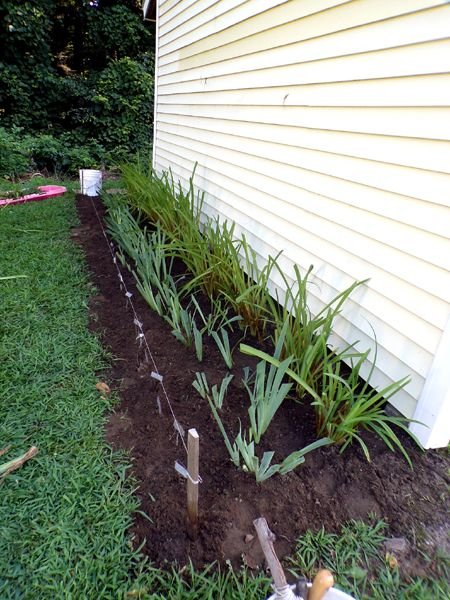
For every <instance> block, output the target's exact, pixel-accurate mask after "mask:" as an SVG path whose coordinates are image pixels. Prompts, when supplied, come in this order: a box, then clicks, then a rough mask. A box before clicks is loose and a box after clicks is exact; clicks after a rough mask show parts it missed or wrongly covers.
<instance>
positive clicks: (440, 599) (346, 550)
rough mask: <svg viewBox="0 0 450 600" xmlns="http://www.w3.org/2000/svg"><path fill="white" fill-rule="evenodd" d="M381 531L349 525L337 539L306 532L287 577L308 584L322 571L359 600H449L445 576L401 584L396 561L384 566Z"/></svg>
mask: <svg viewBox="0 0 450 600" xmlns="http://www.w3.org/2000/svg"><path fill="white" fill-rule="evenodd" d="M385 529H386V525H385V523H384V522H383V521H374V522H372V523H364V522H362V521H350V522H348V523H346V524H345V525H344V526H343V527H342V530H341V532H340V534H336V533H328V532H326V531H325V530H324V529H323V528H322V529H320V530H319V531H317V532H312V531H307V532H306V534H305V535H304V536H302V537H301V538H300V539H299V540H298V542H297V547H296V550H295V552H294V554H293V556H292V557H291V558H290V559H289V564H290V565H291V572H292V573H293V574H295V575H296V576H298V575H306V576H307V577H309V578H312V577H313V576H314V574H315V573H316V571H317V570H318V569H320V568H327V569H329V570H330V571H331V572H332V573H333V574H334V577H335V581H336V584H335V586H336V587H338V588H339V589H342V590H343V591H345V592H347V593H348V594H351V595H352V596H353V597H355V598H360V599H361V600H366V599H369V598H374V599H377V600H394V599H395V600H397V599H400V600H406V599H414V600H444V599H446V598H448V597H449V593H450V586H449V583H448V579H446V578H445V576H440V577H436V578H434V579H430V578H414V579H410V578H408V577H404V578H402V576H401V575H402V574H401V570H402V564H401V561H400V563H399V562H397V561H395V560H391V561H389V556H388V557H387V556H386V554H385V550H384V546H383V543H384V542H385V540H386V538H385V535H384V532H385Z"/></svg>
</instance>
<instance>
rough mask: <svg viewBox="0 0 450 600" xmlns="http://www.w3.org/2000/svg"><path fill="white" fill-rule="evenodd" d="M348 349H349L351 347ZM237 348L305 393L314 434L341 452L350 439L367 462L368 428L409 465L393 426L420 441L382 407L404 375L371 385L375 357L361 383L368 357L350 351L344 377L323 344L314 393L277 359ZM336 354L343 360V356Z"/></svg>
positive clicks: (404, 381) (245, 347) (243, 346)
mask: <svg viewBox="0 0 450 600" xmlns="http://www.w3.org/2000/svg"><path fill="white" fill-rule="evenodd" d="M283 337H284V328H283V330H282V332H281V335H280V340H279V343H280V341H281V343H283V341H282V340H283ZM351 348H352V349H353V346H352V347H351ZM240 350H241V352H243V353H244V354H249V355H251V356H256V357H257V358H260V359H262V360H264V361H267V362H268V363H269V364H271V365H272V366H274V367H276V368H277V369H283V373H285V374H286V375H287V376H288V377H290V378H291V379H292V380H293V382H294V383H295V384H296V385H297V386H299V387H300V388H302V389H303V390H304V392H306V393H307V394H309V396H310V398H311V404H312V406H313V407H314V410H315V414H316V429H317V436H318V437H320V436H326V437H327V438H329V439H330V440H332V442H333V443H335V444H338V445H339V446H340V447H341V452H343V451H344V450H345V449H346V448H347V447H348V446H349V444H351V443H352V442H353V441H356V442H358V443H359V445H360V446H361V448H362V450H363V452H364V455H365V457H366V458H367V460H368V461H370V454H369V450H368V448H367V445H366V444H365V442H364V440H363V438H362V437H361V431H362V430H364V429H366V430H371V431H373V432H374V433H375V434H377V435H378V436H379V437H380V438H381V439H382V440H383V441H384V443H385V444H386V445H387V446H388V448H389V449H390V450H392V451H394V450H395V448H397V449H398V450H400V452H401V453H402V454H403V456H404V457H405V459H406V460H407V462H408V464H409V465H410V466H412V464H411V459H410V458H409V455H408V453H407V452H406V450H405V448H404V446H403V444H402V442H401V441H400V439H399V437H398V436H397V434H396V433H395V430H394V429H393V427H399V428H400V429H402V430H403V431H405V432H406V433H407V434H408V435H409V436H410V437H411V438H412V439H413V440H414V441H415V442H416V443H417V444H418V445H419V447H421V446H420V442H419V441H418V440H417V438H416V437H415V436H414V434H413V433H412V432H411V431H409V430H408V428H407V426H406V425H407V423H409V422H410V421H409V420H408V419H406V418H403V417H396V416H391V415H388V414H386V412H385V410H384V409H385V406H386V402H387V400H388V399H389V398H390V397H392V396H393V395H394V394H395V393H396V392H398V391H399V390H400V389H402V388H403V387H404V386H405V385H406V384H407V383H408V380H409V379H408V378H407V377H406V378H404V379H401V380H400V381H395V382H393V383H391V384H390V385H388V386H386V387H385V388H383V389H382V390H379V391H377V390H376V389H374V388H372V387H371V386H370V379H371V376H372V373H373V370H374V368H375V361H376V356H375V361H374V363H373V365H372V367H371V371H370V373H369V376H368V377H367V379H366V381H365V382H362V380H361V378H360V371H361V367H362V365H363V363H365V362H366V360H367V358H368V355H369V351H367V352H364V353H360V354H359V355H357V354H356V353H355V352H354V351H353V350H352V353H351V355H350V356H351V358H352V360H353V359H354V357H355V356H359V358H358V360H357V362H356V363H354V364H352V365H351V367H350V374H349V375H347V376H346V377H345V378H344V377H343V376H342V375H341V368H342V362H340V361H336V360H335V359H334V358H332V357H331V358H328V357H330V353H329V349H328V348H326V347H324V348H323V351H324V355H323V361H324V370H323V372H322V389H321V391H320V392H317V391H316V390H315V389H313V388H312V387H311V386H310V385H309V384H308V383H307V382H306V381H305V380H304V379H302V378H301V377H300V375H299V374H298V373H296V372H295V371H294V370H293V369H291V368H289V367H287V368H286V367H285V366H284V365H283V364H282V361H281V360H280V359H279V358H276V357H275V356H271V355H270V354H268V353H266V352H263V351H261V350H258V349H256V348H252V347H251V346H248V345H246V344H241V346H240ZM340 356H341V358H343V359H345V358H346V356H345V355H340Z"/></svg>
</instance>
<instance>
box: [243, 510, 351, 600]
mask: <svg viewBox="0 0 450 600" xmlns="http://www.w3.org/2000/svg"><path fill="white" fill-rule="evenodd" d="M253 526H254V527H255V529H256V532H257V534H258V539H259V543H260V544H261V548H262V551H263V552H264V557H265V559H266V562H267V566H268V567H269V570H270V573H271V575H272V578H273V582H274V585H273V588H274V590H275V594H273V595H272V596H270V598H268V600H354V598H352V597H351V596H349V595H348V594H345V593H344V592H341V591H340V590H338V589H336V588H334V587H333V583H334V580H333V575H332V574H331V573H330V571H328V570H327V569H321V570H320V571H318V573H317V575H316V576H315V578H314V580H313V582H312V584H311V583H309V582H308V581H307V580H306V579H305V578H302V579H300V580H299V581H298V582H297V583H296V584H294V585H291V586H290V585H288V583H287V581H286V576H285V574H284V571H283V568H282V566H281V564H280V561H279V560H278V557H277V555H276V552H275V549H274V547H273V542H274V541H275V535H274V534H273V533H272V532H271V531H270V529H269V526H268V525H267V521H266V519H265V518H264V517H260V518H259V519H255V520H254V521H253Z"/></svg>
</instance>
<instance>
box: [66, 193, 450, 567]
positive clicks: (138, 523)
mask: <svg viewBox="0 0 450 600" xmlns="http://www.w3.org/2000/svg"><path fill="white" fill-rule="evenodd" d="M94 204H95V207H96V208H97V211H98V213H99V214H100V216H101V217H102V216H103V214H104V209H103V206H102V204H101V202H100V200H99V199H94V200H92V199H91V198H89V197H86V196H78V197H77V210H78V213H79V217H80V219H81V226H80V227H77V228H76V229H74V230H73V239H74V241H76V242H77V243H78V244H79V245H80V246H81V248H82V249H83V251H84V253H85V255H86V260H87V262H88V265H89V270H90V273H91V277H92V281H93V283H94V284H95V286H96V287H97V289H98V294H97V295H96V296H95V297H93V298H92V299H91V303H90V327H91V329H92V330H93V331H95V332H96V333H99V334H100V335H101V339H102V341H103V344H104V346H105V347H106V348H107V349H108V350H109V351H110V352H111V353H112V355H113V356H114V357H115V359H114V361H113V365H112V370H111V371H110V372H109V374H108V383H109V385H110V386H111V387H112V388H113V389H115V390H117V391H118V393H119V395H120V398H121V402H120V405H119V406H118V407H117V408H116V410H115V412H114V413H113V414H112V415H111V416H110V418H109V422H108V425H107V439H108V441H109V442H110V443H111V445H112V446H113V448H115V449H125V450H126V451H128V452H129V454H130V456H131V457H132V471H133V475H134V477H135V478H136V480H137V481H138V485H139V487H138V489H137V492H136V493H137V495H138V497H139V499H140V501H141V507H140V509H141V511H142V512H144V513H145V514H146V515H148V517H149V518H145V517H144V516H142V515H141V514H136V515H135V518H134V522H133V525H132V527H131V535H132V536H133V539H134V544H135V546H136V547H138V546H140V545H141V544H142V543H144V542H145V543H144V545H143V552H144V553H145V554H147V555H148V556H149V558H150V559H151V561H152V562H154V563H155V564H156V565H158V566H164V565H167V564H168V563H177V564H179V565H183V564H186V562H188V560H189V559H191V560H192V561H193V563H194V564H195V565H196V566H201V565H203V564H205V563H209V562H212V561H215V560H218V561H220V562H223V561H225V560H227V559H229V560H231V562H232V564H234V565H236V566H238V565H242V564H245V565H247V566H248V567H250V568H252V569H253V568H258V567H259V566H261V564H262V562H263V555H262V552H261V550H260V546H259V543H258V540H257V538H256V536H255V537H254V538H253V539H251V541H249V539H250V536H249V535H248V534H250V535H251V536H253V535H254V534H255V532H254V530H253V525H252V521H253V520H254V519H255V518H257V517H259V516H264V517H265V518H266V519H267V521H268V523H269V526H270V528H271V529H272V530H273V531H274V532H275V534H276V536H277V542H276V543H275V548H276V550H277V552H278V554H279V556H284V555H286V554H288V553H289V552H292V551H293V549H294V547H295V540H296V539H297V538H298V537H299V536H300V535H301V534H303V533H304V532H305V531H306V530H308V529H312V530H318V529H320V528H321V527H322V526H323V527H324V528H325V529H326V530H328V531H339V529H340V526H341V525H342V523H344V522H345V521H348V520H350V519H362V520H366V521H367V520H368V519H370V518H371V515H374V516H375V517H376V518H383V519H384V520H385V521H386V522H387V524H388V535H389V536H392V537H402V538H407V540H408V544H406V548H407V550H403V556H401V557H398V558H399V559H400V560H399V564H400V566H401V568H402V572H403V573H405V572H406V573H408V574H411V575H420V574H424V573H425V571H426V569H428V570H430V568H432V563H431V564H429V565H428V567H426V565H425V563H424V561H423V560H421V559H420V553H419V552H418V549H419V548H420V549H421V550H425V551H426V553H427V555H429V556H430V555H433V553H434V552H435V551H436V550H437V549H438V548H439V549H441V550H442V549H444V550H445V549H446V550H448V521H447V508H446V500H447V490H448V484H449V478H448V457H447V454H446V451H444V450H443V451H428V452H426V453H422V452H421V451H420V450H418V449H417V447H415V445H414V443H413V442H412V441H411V440H410V439H409V438H408V437H407V436H405V435H403V434H402V433H401V432H400V434H399V436H400V439H401V441H402V443H403V445H404V447H405V448H406V450H407V451H408V453H409V455H410V457H411V459H412V462H413V466H414V469H413V470H411V469H410V467H409V466H408V464H407V462H406V461H405V459H404V457H403V456H402V455H401V454H400V453H399V452H396V453H393V452H391V451H390V450H389V449H388V448H387V447H386V446H385V444H384V443H383V442H382V441H381V440H380V439H379V438H377V437H376V436H374V435H371V434H367V435H366V434H364V440H365V442H366V444H367V446H368V447H369V451H370V455H371V459H372V462H370V463H368V462H367V460H366V459H365V457H364V455H363V453H362V451H361V450H360V448H359V447H358V445H356V444H354V445H353V446H351V447H350V448H348V449H347V450H346V451H345V452H344V453H343V454H340V453H339V449H338V448H336V447H334V446H331V447H325V448H321V449H319V450H316V451H314V452H312V453H311V454H308V455H307V456H306V462H305V463H304V464H303V465H301V466H300V467H298V468H297V469H296V470H295V471H293V472H291V473H289V474H287V475H285V476H283V477H281V476H278V475H276V476H274V477H272V478H271V479H269V480H267V481H266V482H264V483H262V484H257V483H256V482H255V480H254V477H253V476H252V475H251V474H248V473H244V472H242V471H238V470H237V469H236V467H235V466H234V465H233V464H232V463H231V461H230V459H229V456H228V453H227V451H226V448H225V445H224V443H223V439H222V437H221V434H220V432H219V430H218V427H217V424H216V422H215V421H214V418H213V416H212V414H211V411H210V408H209V405H208V403H207V402H206V400H203V399H202V398H201V397H200V396H199V395H198V393H197V392H196V390H195V389H194V388H193V387H192V381H193V380H194V379H195V373H196V372H197V371H204V372H205V373H206V375H207V379H208V382H209V384H210V385H211V384H213V383H217V382H219V381H221V380H222V378H223V376H224V375H225V374H226V373H227V369H226V367H225V366H224V363H223V359H222V358H221V356H220V354H219V352H218V350H217V349H216V348H215V347H214V345H213V344H208V342H206V346H205V348H204V356H205V359H204V361H203V362H202V363H199V362H198V361H197V359H196V357H195V353H194V351H193V350H191V349H187V348H185V347H184V346H183V345H182V344H181V343H180V342H178V341H177V340H176V339H175V338H174V337H173V335H172V334H171V331H170V328H169V326H168V324H167V323H165V322H164V321H163V320H162V319H161V318H160V317H159V316H158V315H156V314H155V313H153V312H152V311H151V310H150V308H149V307H148V305H147V304H146V302H145V300H144V299H143V298H142V297H141V296H140V295H139V293H138V292H137V290H136V287H135V285H134V279H133V277H132V275H130V274H129V273H128V272H127V271H126V269H125V268H124V269H122V274H123V276H124V279H125V282H126V286H127V288H128V289H129V290H130V291H131V292H132V293H133V302H134V304H135V307H136V310H137V313H138V315H139V319H140V320H141V321H142V322H143V324H144V331H145V334H146V338H147V340H148V343H149V346H150V348H151V351H152V354H153V356H154V359H155V362H156V364H157V368H158V371H159V372H160V373H161V374H162V375H163V377H164V384H165V386H166V389H167V392H168V395H169V398H170V400H171V403H172V405H173V408H174V412H175V414H176V417H177V420H178V421H179V423H180V424H181V425H182V427H183V428H184V430H185V431H187V430H188V429H190V428H196V429H197V431H198V433H199V436H200V475H201V478H202V480H203V482H202V483H201V485H200V490H199V493H200V500H199V510H200V527H199V533H198V537H197V539H195V540H194V541H193V540H191V539H190V538H189V536H188V535H187V525H186V480H185V479H183V478H182V477H180V475H179V474H178V473H177V472H176V471H175V469H174V463H175V461H177V460H178V461H179V462H181V463H182V464H186V454H185V450H184V448H183V446H182V444H180V442H179V441H178V442H177V434H176V431H175V429H174V426H173V417H172V415H171V413H170V410H169V407H168V406H167V404H166V402H165V400H164V396H163V395H162V393H161V390H160V388H159V386H160V384H159V383H158V382H157V381H155V380H154V379H152V378H151V377H150V373H151V371H152V367H151V365H149V364H148V363H146V361H145V356H144V349H143V348H139V344H138V342H137V340H136V330H135V326H134V324H133V314H132V312H131V309H130V307H129V306H127V299H126V297H125V295H124V292H123V290H121V289H120V287H119V280H118V276H117V271H116V268H115V266H114V264H113V262H112V257H111V253H110V249H109V247H108V245H107V243H106V240H105V238H104V236H103V233H102V230H101V227H100V225H99V221H98V219H97V215H96V212H95V210H94ZM234 356H235V363H236V364H235V366H234V368H233V371H232V372H233V373H234V374H235V377H234V379H233V381H232V383H231V384H230V386H229V388H228V394H227V397H226V399H225V403H224V408H223V413H224V423H225V426H226V427H227V428H228V430H229V431H231V432H232V433H233V435H235V434H236V433H237V431H238V427H239V425H238V418H242V419H245V414H246V406H247V404H248V399H247V400H246V394H244V392H243V389H242V387H241V386H240V385H239V382H240V379H241V376H242V367H243V366H246V365H249V366H255V362H254V361H253V362H252V359H251V358H250V357H248V356H242V355H240V353H239V352H238V351H236V352H235V355H234ZM158 397H159V402H160V404H161V408H162V414H160V412H159V408H158ZM314 439H315V427H314V414H313V411H312V409H311V407H309V406H308V405H307V404H306V405H305V404H302V405H300V404H298V403H296V402H294V401H285V402H284V403H283V405H282V407H281V408H280V409H279V411H278V413H277V415H276V417H275V419H274V421H273V423H272V424H271V426H270V427H269V429H268V431H267V433H266V434H265V437H264V444H263V445H262V450H269V449H270V450H274V451H275V457H274V462H281V461H282V460H283V458H285V457H286V456H287V455H288V454H289V453H290V452H292V451H294V450H298V449H299V448H302V447H303V446H305V445H307V444H309V443H311V442H313V441H314Z"/></svg>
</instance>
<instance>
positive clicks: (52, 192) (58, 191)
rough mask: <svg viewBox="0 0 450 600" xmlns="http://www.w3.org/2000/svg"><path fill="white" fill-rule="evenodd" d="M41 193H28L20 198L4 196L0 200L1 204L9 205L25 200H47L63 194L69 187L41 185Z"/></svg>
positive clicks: (39, 188) (21, 202)
mask: <svg viewBox="0 0 450 600" xmlns="http://www.w3.org/2000/svg"><path fill="white" fill-rule="evenodd" d="M38 190H40V191H41V192H42V193H41V194H28V195H27V196H20V197H19V198H3V199H1V200H0V206H9V205H10V204H23V203H24V202H34V201H36V200H46V199H47V198H53V197H54V196H62V195H63V194H65V193H66V192H67V188H65V187H64V186H62V185H40V186H39V187H38Z"/></svg>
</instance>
